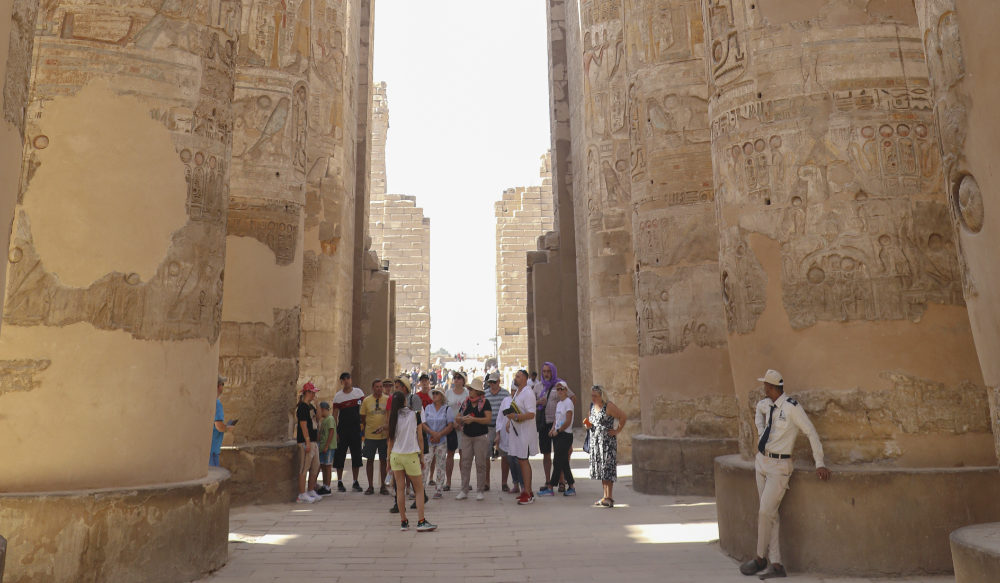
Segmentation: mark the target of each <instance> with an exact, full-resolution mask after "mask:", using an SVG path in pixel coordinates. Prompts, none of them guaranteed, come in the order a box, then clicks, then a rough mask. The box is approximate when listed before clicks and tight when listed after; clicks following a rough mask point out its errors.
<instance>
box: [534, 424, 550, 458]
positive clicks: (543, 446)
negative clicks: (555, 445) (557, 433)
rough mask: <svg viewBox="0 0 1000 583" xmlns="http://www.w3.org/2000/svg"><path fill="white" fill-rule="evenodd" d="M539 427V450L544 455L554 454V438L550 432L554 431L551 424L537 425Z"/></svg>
mask: <svg viewBox="0 0 1000 583" xmlns="http://www.w3.org/2000/svg"><path fill="white" fill-rule="evenodd" d="M536 426H537V427H538V449H539V451H541V452H542V454H543V455H549V454H551V453H552V438H551V437H549V432H550V431H552V424H551V423H536Z"/></svg>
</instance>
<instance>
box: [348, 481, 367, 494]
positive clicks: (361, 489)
mask: <svg viewBox="0 0 1000 583" xmlns="http://www.w3.org/2000/svg"><path fill="white" fill-rule="evenodd" d="M351 490H354V491H355V492H363V491H364V488H362V487H361V484H359V483H358V481H357V480H354V485H353V486H351Z"/></svg>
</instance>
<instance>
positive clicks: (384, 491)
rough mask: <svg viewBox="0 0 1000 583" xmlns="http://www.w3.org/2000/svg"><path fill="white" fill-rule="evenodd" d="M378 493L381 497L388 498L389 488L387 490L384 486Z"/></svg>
mask: <svg viewBox="0 0 1000 583" xmlns="http://www.w3.org/2000/svg"><path fill="white" fill-rule="evenodd" d="M378 493H379V494H380V495H382V496H388V495H389V488H386V487H385V486H382V487H381V488H379V489H378Z"/></svg>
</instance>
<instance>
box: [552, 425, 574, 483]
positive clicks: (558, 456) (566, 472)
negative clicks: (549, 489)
mask: <svg viewBox="0 0 1000 583" xmlns="http://www.w3.org/2000/svg"><path fill="white" fill-rule="evenodd" d="M552 448H553V449H554V450H555V453H554V454H553V456H552V483H553V484H558V483H559V475H560V474H562V477H563V480H565V481H566V484H567V485H569V486H572V485H573V483H574V482H575V480H573V470H572V469H570V467H569V454H570V453H571V452H572V451H573V434H572V433H566V432H565V431H560V432H559V433H557V434H556V436H555V437H553V438H552Z"/></svg>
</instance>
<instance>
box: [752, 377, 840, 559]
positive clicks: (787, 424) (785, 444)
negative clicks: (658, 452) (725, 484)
mask: <svg viewBox="0 0 1000 583" xmlns="http://www.w3.org/2000/svg"><path fill="white" fill-rule="evenodd" d="M757 380H758V381H761V382H763V383H764V394H765V395H766V396H767V397H766V398H765V399H763V400H761V401H760V402H759V403H757V412H756V414H755V416H754V422H755V423H756V425H757V435H759V436H760V437H759V439H758V441H757V457H756V459H755V461H754V467H755V469H756V473H757V494H758V495H759V496H760V511H759V513H758V515H757V556H756V558H753V559H750V560H749V561H747V562H745V563H743V564H742V565H740V572H741V573H743V574H744V575H756V574H758V573H760V572H761V571H764V572H763V573H760V579H770V578H772V577H785V576H786V573H785V567H784V565H782V563H781V549H780V548H779V547H778V507H779V506H781V499H782V498H784V496H785V491H786V490H788V479H789V478H791V477H792V469H793V466H792V449H793V448H794V447H795V438H796V437H798V435H799V431H802V432H803V433H805V434H806V436H807V437H808V438H809V445H810V446H812V452H813V460H814V461H815V462H816V475H817V476H819V478H820V479H821V480H829V479H830V470H828V469H827V468H826V466H825V465H824V464H823V445H822V444H821V443H820V442H819V435H818V434H817V433H816V428H815V427H813V424H812V422H810V421H809V417H808V416H807V415H806V412H805V410H804V409H803V408H802V406H801V405H799V403H798V402H797V401H796V400H795V399H791V398H789V397H788V396H787V395H785V382H784V379H783V378H782V376H781V373H779V372H778V371H776V370H768V371H767V373H765V374H764V378H760V379H757ZM768 560H770V566H768ZM765 569H766V570H765Z"/></svg>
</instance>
